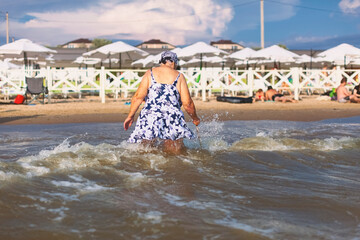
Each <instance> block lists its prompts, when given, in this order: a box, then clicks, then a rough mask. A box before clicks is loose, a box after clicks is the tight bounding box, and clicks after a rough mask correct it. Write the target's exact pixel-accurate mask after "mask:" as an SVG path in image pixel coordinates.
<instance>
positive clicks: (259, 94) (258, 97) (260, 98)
mask: <svg viewBox="0 0 360 240" xmlns="http://www.w3.org/2000/svg"><path fill="white" fill-rule="evenodd" d="M264 100H265V94H264V91H263V90H262V89H261V88H260V89H259V90H257V91H256V94H255V98H253V102H256V101H261V102H264Z"/></svg>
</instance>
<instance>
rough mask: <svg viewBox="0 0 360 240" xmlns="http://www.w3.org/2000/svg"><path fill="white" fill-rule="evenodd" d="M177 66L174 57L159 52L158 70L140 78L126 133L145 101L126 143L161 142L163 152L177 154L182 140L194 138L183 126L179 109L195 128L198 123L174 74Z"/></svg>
mask: <svg viewBox="0 0 360 240" xmlns="http://www.w3.org/2000/svg"><path fill="white" fill-rule="evenodd" d="M177 63H178V58H177V55H176V54H175V53H173V52H170V51H166V52H163V53H162V54H161V60H160V66H159V67H156V68H153V69H150V70H148V71H147V72H146V73H145V75H144V76H143V78H142V80H141V83H140V85H139V88H138V90H137V91H136V93H135V95H134V96H133V98H132V99H131V106H130V112H129V115H128V116H127V118H126V119H125V121H124V129H125V130H128V129H129V127H130V126H131V125H132V123H133V122H134V116H135V113H136V111H137V110H138V108H139V106H140V104H141V103H142V102H143V101H144V100H145V105H144V107H143V109H142V110H141V112H140V116H139V119H138V120H137V123H136V126H135V130H134V132H133V133H132V134H131V136H130V138H129V140H128V142H130V143H137V142H149V141H150V142H151V141H152V140H154V139H156V138H159V139H164V140H165V141H164V147H165V150H166V151H170V152H175V153H178V152H180V150H181V149H182V147H183V138H185V137H186V138H189V139H191V138H193V137H194V133H193V132H192V131H191V130H190V129H189V128H188V127H187V125H186V122H185V119H184V114H183V112H182V111H181V105H183V106H184V109H185V110H186V112H187V113H188V114H189V115H190V117H191V118H192V120H193V123H194V124H195V125H196V126H198V125H199V124H200V119H199V118H198V116H197V115H196V110H195V105H194V102H193V100H192V99H191V96H190V93H189V89H188V86H187V83H186V80H185V78H184V76H183V75H182V74H181V73H179V72H178V71H176V70H175V68H176V65H177Z"/></svg>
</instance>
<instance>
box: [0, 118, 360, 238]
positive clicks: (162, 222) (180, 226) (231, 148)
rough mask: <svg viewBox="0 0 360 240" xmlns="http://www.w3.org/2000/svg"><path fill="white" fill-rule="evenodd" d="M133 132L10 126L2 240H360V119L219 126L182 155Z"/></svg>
mask: <svg viewBox="0 0 360 240" xmlns="http://www.w3.org/2000/svg"><path fill="white" fill-rule="evenodd" d="M189 125H192V124H189ZM191 127H192V130H193V131H194V132H196V130H195V128H194V127H193V126H191ZM130 133H131V131H128V132H125V131H124V130H123V128H122V123H99V124H64V125H18V126H0V239H37V240H40V239H205V240H207V239H352V240H355V239H360V191H359V190H360V137H359V136H360V118H359V117H355V118H349V119H337V120H326V121H321V122H285V121H226V122H220V121H216V120H211V121H208V122H203V123H201V125H200V127H199V138H196V139H194V140H185V145H186V150H185V151H184V152H183V153H181V154H178V155H174V154H169V153H165V152H163V150H162V148H161V146H154V147H149V146H146V147H145V146H143V145H137V144H129V143H127V142H126V139H127V138H128V136H129V134H130Z"/></svg>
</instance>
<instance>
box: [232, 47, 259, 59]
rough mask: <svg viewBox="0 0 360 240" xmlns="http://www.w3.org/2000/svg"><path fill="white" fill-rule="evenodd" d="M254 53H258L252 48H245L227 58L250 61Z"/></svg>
mask: <svg viewBox="0 0 360 240" xmlns="http://www.w3.org/2000/svg"><path fill="white" fill-rule="evenodd" d="M254 53H256V51H255V50H254V49H251V48H243V49H241V50H240V51H237V52H234V53H232V54H230V55H229V56H227V58H233V59H238V60H241V59H248V58H250V57H251V56H252V55H253V54H254Z"/></svg>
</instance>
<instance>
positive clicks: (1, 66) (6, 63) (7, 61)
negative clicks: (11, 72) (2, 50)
mask: <svg viewBox="0 0 360 240" xmlns="http://www.w3.org/2000/svg"><path fill="white" fill-rule="evenodd" d="M20 68H21V66H19V65H16V64H13V63H11V62H10V59H8V58H7V59H4V61H2V60H0V69H1V70H4V69H5V70H8V69H20Z"/></svg>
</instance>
